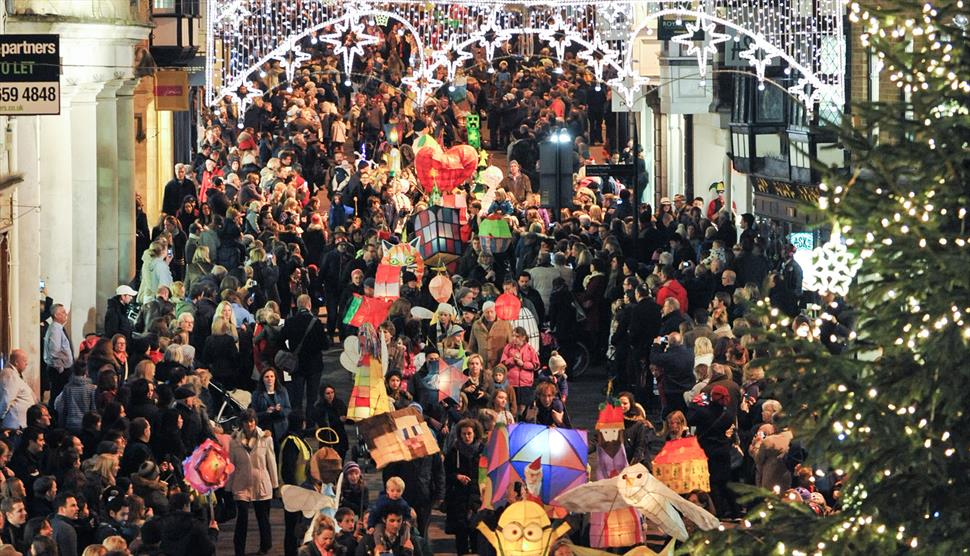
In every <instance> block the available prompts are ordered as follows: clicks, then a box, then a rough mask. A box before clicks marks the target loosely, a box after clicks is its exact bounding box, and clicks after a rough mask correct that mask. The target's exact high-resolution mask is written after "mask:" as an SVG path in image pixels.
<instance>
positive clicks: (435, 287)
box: [428, 273, 455, 303]
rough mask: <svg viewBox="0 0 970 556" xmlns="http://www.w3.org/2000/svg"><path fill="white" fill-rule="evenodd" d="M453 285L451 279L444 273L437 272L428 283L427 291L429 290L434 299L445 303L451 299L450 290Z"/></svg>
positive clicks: (452, 289) (452, 288) (451, 290)
mask: <svg viewBox="0 0 970 556" xmlns="http://www.w3.org/2000/svg"><path fill="white" fill-rule="evenodd" d="M454 287H455V286H454V284H452V283H451V279H450V278H448V276H447V275H446V274H443V273H439V274H438V275H437V276H435V277H434V278H432V279H431V282H430V283H429V284H428V291H429V292H431V297H433V298H434V300H435V301H437V302H438V303H445V302H447V301H448V300H449V299H451V292H453V291H454Z"/></svg>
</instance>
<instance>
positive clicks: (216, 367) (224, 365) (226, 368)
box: [202, 334, 239, 384]
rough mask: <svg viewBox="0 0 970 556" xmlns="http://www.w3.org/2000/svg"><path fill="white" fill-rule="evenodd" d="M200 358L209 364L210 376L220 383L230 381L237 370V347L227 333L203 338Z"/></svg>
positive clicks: (234, 377) (234, 376)
mask: <svg viewBox="0 0 970 556" xmlns="http://www.w3.org/2000/svg"><path fill="white" fill-rule="evenodd" d="M202 360H203V361H204V362H205V363H207V364H208V365H209V370H210V371H211V372H212V378H213V379H214V380H216V381H217V382H219V383H221V384H226V383H227V382H228V383H232V382H233V381H234V380H235V379H236V375H237V374H238V371H239V348H237V347H236V340H235V339H234V338H233V337H232V336H230V335H228V334H223V335H220V336H209V337H208V338H206V340H205V349H204V350H203V351H202Z"/></svg>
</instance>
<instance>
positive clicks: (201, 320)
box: [189, 284, 216, 353]
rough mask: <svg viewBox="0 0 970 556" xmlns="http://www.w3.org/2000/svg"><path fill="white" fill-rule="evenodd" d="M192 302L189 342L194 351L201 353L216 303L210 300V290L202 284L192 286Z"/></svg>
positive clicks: (210, 327)
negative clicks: (191, 325) (192, 320)
mask: <svg viewBox="0 0 970 556" xmlns="http://www.w3.org/2000/svg"><path fill="white" fill-rule="evenodd" d="M190 295H191V296H192V304H193V305H194V306H195V328H194V329H192V335H191V336H190V338H189V343H190V344H192V347H194V348H195V352H196V353H202V350H203V349H204V348H205V339H206V338H208V337H209V335H210V334H211V333H212V320H213V317H215V314H216V304H215V302H214V301H212V290H210V289H209V288H208V287H206V286H205V285H203V284H195V285H193V286H192V292H191V294H190Z"/></svg>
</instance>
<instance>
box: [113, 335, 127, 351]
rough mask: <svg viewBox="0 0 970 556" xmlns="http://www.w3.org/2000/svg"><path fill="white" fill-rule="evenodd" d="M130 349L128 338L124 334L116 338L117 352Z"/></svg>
mask: <svg viewBox="0 0 970 556" xmlns="http://www.w3.org/2000/svg"><path fill="white" fill-rule="evenodd" d="M127 350H128V340H126V339H125V338H124V337H123V336H122V337H121V338H118V339H117V340H115V353H124V352H125V351H127Z"/></svg>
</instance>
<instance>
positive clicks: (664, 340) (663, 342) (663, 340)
mask: <svg viewBox="0 0 970 556" xmlns="http://www.w3.org/2000/svg"><path fill="white" fill-rule="evenodd" d="M657 345H658V346H660V351H667V347H669V346H670V338H669V337H667V336H661V337H660V342H659V343H657Z"/></svg>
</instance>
